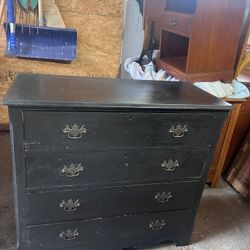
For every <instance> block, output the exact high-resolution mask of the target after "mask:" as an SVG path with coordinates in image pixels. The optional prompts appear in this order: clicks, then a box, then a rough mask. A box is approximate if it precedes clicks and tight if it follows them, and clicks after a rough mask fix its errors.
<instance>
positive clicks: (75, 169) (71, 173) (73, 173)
mask: <svg viewBox="0 0 250 250" xmlns="http://www.w3.org/2000/svg"><path fill="white" fill-rule="evenodd" d="M83 170H84V168H83V166H82V164H81V163H80V164H74V163H72V164H70V165H69V166H66V165H64V166H63V169H62V170H61V173H62V174H64V175H66V176H67V177H69V178H73V177H77V176H79V175H80V172H82V171H83Z"/></svg>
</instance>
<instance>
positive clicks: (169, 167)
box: [161, 160, 179, 172]
mask: <svg viewBox="0 0 250 250" xmlns="http://www.w3.org/2000/svg"><path fill="white" fill-rule="evenodd" d="M161 166H162V167H163V169H164V170H165V171H166V172H173V171H175V170H176V168H177V167H179V162H178V161H177V160H176V161H173V160H169V161H168V162H167V161H164V162H163V163H162V164H161Z"/></svg>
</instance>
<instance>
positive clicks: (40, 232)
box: [28, 210, 191, 250]
mask: <svg viewBox="0 0 250 250" xmlns="http://www.w3.org/2000/svg"><path fill="white" fill-rule="evenodd" d="M190 214H191V210H181V211H172V212H165V213H151V214H141V215H135V216H121V217H114V218H105V219H102V218H99V219H92V220H85V221H78V222H70V223H60V224H50V225H43V226H31V227H29V228H28V231H29V242H30V247H31V249H32V250H33V249H36V250H39V249H43V250H44V249H51V248H52V249H60V248H65V249H68V248H70V247H80V246H86V245H91V244H97V243H99V242H112V241H115V240H117V241H119V240H129V239H140V238H148V237H154V236H160V235H168V234H175V233H182V232H183V233H184V232H185V231H186V229H187V225H188V222H189V217H190Z"/></svg>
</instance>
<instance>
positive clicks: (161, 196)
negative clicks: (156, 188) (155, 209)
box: [155, 192, 172, 203]
mask: <svg viewBox="0 0 250 250" xmlns="http://www.w3.org/2000/svg"><path fill="white" fill-rule="evenodd" d="M171 198H172V193H171V192H168V193H167V192H162V193H158V194H156V195H155V199H156V200H157V201H158V202H160V203H166V202H168V201H169V200H170V199H171Z"/></svg>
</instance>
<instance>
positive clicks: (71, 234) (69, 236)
mask: <svg viewBox="0 0 250 250" xmlns="http://www.w3.org/2000/svg"><path fill="white" fill-rule="evenodd" d="M78 236H79V233H78V229H75V230H71V229H69V230H67V231H66V232H61V233H60V234H59V237H60V238H61V239H63V240H75V239H76V238H77V237H78Z"/></svg>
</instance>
